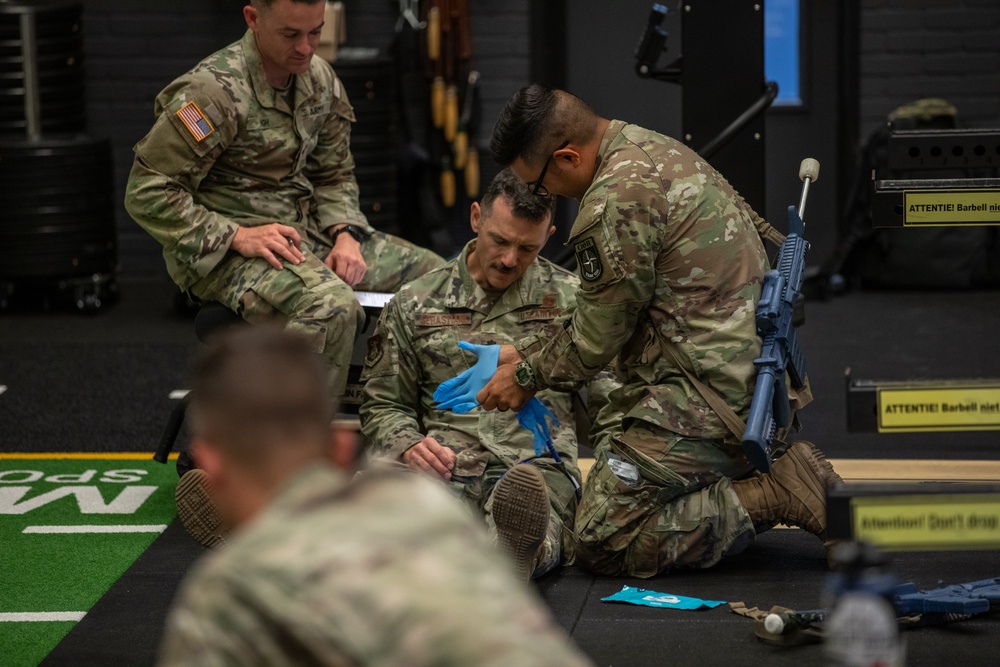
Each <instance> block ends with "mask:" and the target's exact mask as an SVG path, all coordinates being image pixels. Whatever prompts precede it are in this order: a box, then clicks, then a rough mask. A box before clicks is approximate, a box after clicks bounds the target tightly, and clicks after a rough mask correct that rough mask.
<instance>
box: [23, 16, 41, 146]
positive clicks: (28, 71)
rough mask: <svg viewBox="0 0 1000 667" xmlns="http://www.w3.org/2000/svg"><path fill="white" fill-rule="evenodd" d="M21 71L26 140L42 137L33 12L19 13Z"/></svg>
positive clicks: (36, 44)
mask: <svg viewBox="0 0 1000 667" xmlns="http://www.w3.org/2000/svg"><path fill="white" fill-rule="evenodd" d="M21 61H22V67H21V71H22V72H23V73H24V119H25V120H26V121H27V129H28V140H29V141H38V140H39V139H41V138H42V108H41V101H40V100H39V96H38V43H37V40H36V34H35V12H34V11H26V12H25V13H23V14H21Z"/></svg>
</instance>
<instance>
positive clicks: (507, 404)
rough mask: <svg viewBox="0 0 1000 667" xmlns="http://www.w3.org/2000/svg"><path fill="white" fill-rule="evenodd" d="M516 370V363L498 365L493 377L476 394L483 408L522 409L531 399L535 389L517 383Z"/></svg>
mask: <svg viewBox="0 0 1000 667" xmlns="http://www.w3.org/2000/svg"><path fill="white" fill-rule="evenodd" d="M515 370H517V364H516V363H511V364H506V365H504V366H498V367H497V372H496V373H494V374H493V379H491V380H490V381H489V383H487V385H486V386H485V387H483V390H482V391H481V392H479V393H478V394H476V400H477V401H479V405H480V407H482V408H483V410H500V411H504V410H520V409H521V407H522V406H523V405H524V404H525V403H527V402H528V401H530V400H531V397H532V396H534V395H535V391H534V390H532V389H525V388H524V387H522V386H521V385H519V384H518V383H517V380H515V379H514V371H515Z"/></svg>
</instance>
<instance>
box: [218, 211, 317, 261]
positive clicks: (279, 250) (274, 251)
mask: <svg viewBox="0 0 1000 667" xmlns="http://www.w3.org/2000/svg"><path fill="white" fill-rule="evenodd" d="M229 247H231V248H232V249H233V250H235V251H236V252H238V253H239V254H241V255H243V256H244V257H263V258H264V259H266V260H267V263H268V264H270V265H271V266H273V267H274V268H276V269H278V270H279V271H280V270H281V269H282V266H281V260H280V259H278V258H279V257H284V258H285V259H287V260H288V261H289V262H291V263H292V264H298V263H299V262H301V261H302V260H303V259H305V257H306V256H305V254H304V253H303V252H302V250H301V247H302V237H301V236H299V233H298V232H297V231H295V229H294V228H293V227H289V226H288V225H282V224H281V223H277V222H272V223H271V224H269V225H260V226H259V227H238V228H237V229H236V234H235V235H234V236H233V242H232V244H231V245H230V246H229Z"/></svg>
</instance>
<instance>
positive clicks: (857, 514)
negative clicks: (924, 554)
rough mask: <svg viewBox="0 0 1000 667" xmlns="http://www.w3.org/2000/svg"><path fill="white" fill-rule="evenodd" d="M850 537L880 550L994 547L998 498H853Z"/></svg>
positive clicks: (998, 541) (999, 535)
mask: <svg viewBox="0 0 1000 667" xmlns="http://www.w3.org/2000/svg"><path fill="white" fill-rule="evenodd" d="M851 514H852V519H853V528H854V539H856V540H865V541H868V542H871V543H872V544H874V545H876V546H879V547H882V548H884V549H893V550H899V551H909V550H912V551H920V550H925V551H926V550H931V549H987V548H995V547H998V546H1000V494H953V495H936V494H927V495H920V496H858V497H854V498H852V499H851Z"/></svg>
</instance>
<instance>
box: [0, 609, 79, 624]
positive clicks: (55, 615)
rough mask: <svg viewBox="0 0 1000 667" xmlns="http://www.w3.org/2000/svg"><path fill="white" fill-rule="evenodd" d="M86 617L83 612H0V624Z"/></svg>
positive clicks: (77, 619) (74, 619)
mask: <svg viewBox="0 0 1000 667" xmlns="http://www.w3.org/2000/svg"><path fill="white" fill-rule="evenodd" d="M86 615H87V612H85V611H0V622H4V621H6V622H10V623H24V622H30V621H43V622H44V621H79V620H80V619H82V618H83V617H84V616H86Z"/></svg>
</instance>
